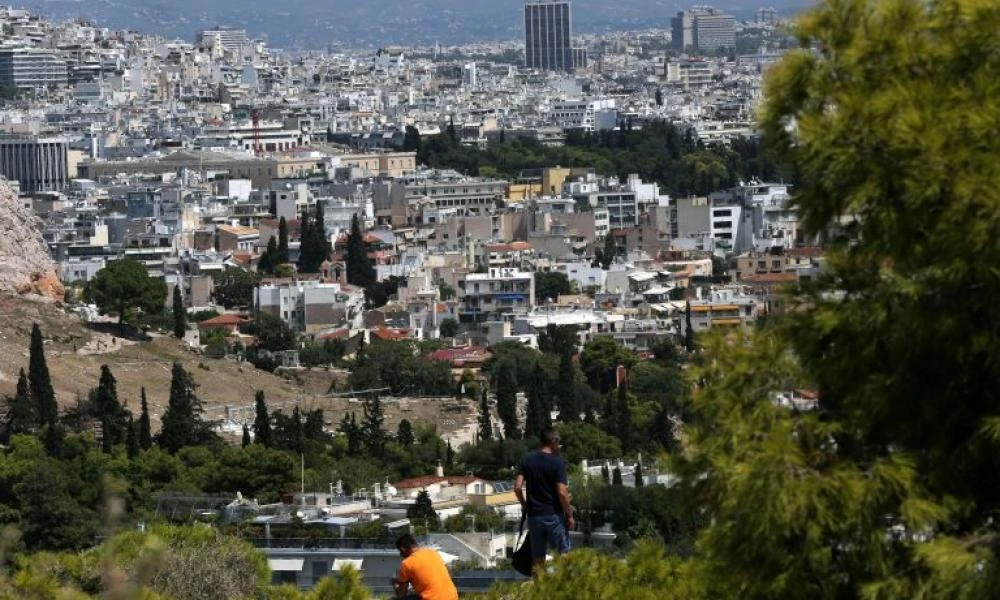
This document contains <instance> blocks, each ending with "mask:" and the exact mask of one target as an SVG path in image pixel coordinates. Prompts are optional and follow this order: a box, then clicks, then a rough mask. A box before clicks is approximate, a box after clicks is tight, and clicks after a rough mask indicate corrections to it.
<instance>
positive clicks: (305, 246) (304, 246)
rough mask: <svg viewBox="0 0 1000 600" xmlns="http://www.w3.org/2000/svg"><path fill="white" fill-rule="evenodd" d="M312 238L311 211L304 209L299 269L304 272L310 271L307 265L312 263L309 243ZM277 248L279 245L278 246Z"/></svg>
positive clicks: (300, 222)
mask: <svg viewBox="0 0 1000 600" xmlns="http://www.w3.org/2000/svg"><path fill="white" fill-rule="evenodd" d="M311 238H312V223H311V222H310V218H309V213H308V212H307V211H305V210H303V211H302V216H301V217H300V218H299V262H298V267H299V271H300V272H302V273H308V271H307V270H306V267H307V266H308V265H310V264H312V261H313V259H312V257H311V256H310V253H311V252H312V245H311V244H310V243H309V242H310V240H311ZM276 249H277V247H276Z"/></svg>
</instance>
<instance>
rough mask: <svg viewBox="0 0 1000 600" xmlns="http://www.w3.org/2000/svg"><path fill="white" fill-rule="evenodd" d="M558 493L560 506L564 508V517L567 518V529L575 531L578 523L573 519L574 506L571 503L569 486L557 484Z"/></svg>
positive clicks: (561, 483)
mask: <svg viewBox="0 0 1000 600" xmlns="http://www.w3.org/2000/svg"><path fill="white" fill-rule="evenodd" d="M556 492H558V493H559V504H560V505H561V506H562V511H563V516H564V517H566V527H567V528H568V529H573V528H574V527H576V521H575V520H574V519H573V505H572V504H570V501H569V486H567V485H566V484H565V483H563V482H561V481H560V482H559V483H557V484H556Z"/></svg>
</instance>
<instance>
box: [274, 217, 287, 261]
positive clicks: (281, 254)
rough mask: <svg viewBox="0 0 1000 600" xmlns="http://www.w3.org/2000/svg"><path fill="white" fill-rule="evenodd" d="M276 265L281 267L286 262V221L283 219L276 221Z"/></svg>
mask: <svg viewBox="0 0 1000 600" xmlns="http://www.w3.org/2000/svg"><path fill="white" fill-rule="evenodd" d="M276 250H277V254H276V257H277V261H276V262H277V264H279V265H283V264H285V263H287V262H288V221H286V220H285V217H281V218H280V219H278V247H277V249H276Z"/></svg>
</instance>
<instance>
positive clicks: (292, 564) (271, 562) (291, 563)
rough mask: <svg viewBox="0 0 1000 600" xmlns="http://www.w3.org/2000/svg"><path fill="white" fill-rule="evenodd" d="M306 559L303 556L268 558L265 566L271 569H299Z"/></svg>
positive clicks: (296, 570)
mask: <svg viewBox="0 0 1000 600" xmlns="http://www.w3.org/2000/svg"><path fill="white" fill-rule="evenodd" d="M305 562H306V559H304V558H269V559H267V566H269V567H271V570H272V571H295V572H298V571H301V570H302V565H303V564H305Z"/></svg>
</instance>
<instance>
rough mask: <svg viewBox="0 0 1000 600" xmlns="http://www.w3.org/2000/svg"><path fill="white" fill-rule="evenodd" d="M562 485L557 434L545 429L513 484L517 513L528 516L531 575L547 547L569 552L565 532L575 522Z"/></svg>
mask: <svg viewBox="0 0 1000 600" xmlns="http://www.w3.org/2000/svg"><path fill="white" fill-rule="evenodd" d="M566 483H567V481H566V462H565V461H564V460H563V459H562V458H560V457H559V433H558V432H557V431H556V430H555V428H553V427H546V428H545V429H543V430H542V433H541V448H539V449H538V450H536V451H535V452H532V453H530V454H528V455H527V456H525V457H524V459H523V460H522V461H521V467H520V468H519V469H518V472H517V480H516V481H515V482H514V494H515V495H516V496H517V499H518V501H520V502H521V511H522V512H523V513H524V514H526V515H528V535H529V536H530V539H531V558H532V559H533V560H534V563H535V568H534V573H535V574H537V573H538V567H539V565H541V564H543V563H544V562H545V553H546V552H547V551H548V549H549V548H550V547H551V548H555V549H556V550H557V551H558V552H559V553H563V552H566V551H568V550H569V530H571V529H573V527H575V526H576V523H575V522H574V521H573V506H572V505H571V504H570V499H569V488H568V487H567V485H566ZM525 488H527V494H525Z"/></svg>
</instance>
